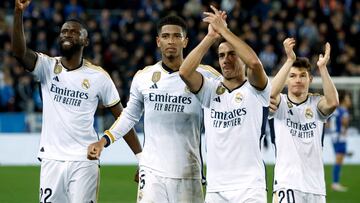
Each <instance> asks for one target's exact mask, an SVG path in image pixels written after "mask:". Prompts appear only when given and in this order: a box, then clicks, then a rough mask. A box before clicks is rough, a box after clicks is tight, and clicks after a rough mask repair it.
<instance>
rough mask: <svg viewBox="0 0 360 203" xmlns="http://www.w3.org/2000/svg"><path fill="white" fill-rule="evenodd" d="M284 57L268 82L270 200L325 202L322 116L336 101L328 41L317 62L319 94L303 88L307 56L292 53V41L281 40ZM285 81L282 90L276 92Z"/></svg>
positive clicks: (308, 76) (308, 73)
mask: <svg viewBox="0 0 360 203" xmlns="http://www.w3.org/2000/svg"><path fill="white" fill-rule="evenodd" d="M283 45H284V48H285V52H286V55H287V60H286V62H285V63H284V65H283V66H282V67H281V69H280V71H279V72H278V73H277V74H276V76H275V77H274V78H273V80H272V81H271V83H272V90H271V98H272V99H271V105H270V108H271V112H273V111H275V112H274V113H273V114H271V116H270V117H273V122H271V124H270V127H271V129H272V130H271V132H273V134H272V140H275V142H274V146H275V150H276V162H275V175H274V192H273V202H274V203H278V202H288V203H290V202H297V203H307V202H316V203H318V202H325V201H326V200H325V199H326V198H325V195H326V192H325V179H324V166H323V161H322V147H323V135H324V134H323V130H324V124H325V122H326V119H327V118H328V117H329V116H330V115H331V113H332V112H333V111H334V110H335V108H336V106H337V105H338V103H339V100H338V94H337V90H336V88H335V85H334V83H333V82H332V80H331V78H330V76H329V73H328V71H327V68H326V64H327V63H328V61H329V59H330V44H329V43H326V46H325V55H322V54H320V55H319V60H318V61H317V66H318V69H319V72H320V75H321V79H322V84H323V91H324V96H320V95H318V94H310V93H309V85H310V83H311V80H312V76H311V65H310V63H309V60H308V59H307V58H296V55H295V53H294V51H293V48H294V46H295V40H294V39H293V38H287V39H285V40H284V43H283ZM285 83H286V84H287V89H288V90H287V94H280V92H281V91H282V90H283V88H284V86H285Z"/></svg>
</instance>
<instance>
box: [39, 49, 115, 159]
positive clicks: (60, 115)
mask: <svg viewBox="0 0 360 203" xmlns="http://www.w3.org/2000/svg"><path fill="white" fill-rule="evenodd" d="M37 55H38V58H37V62H36V66H35V69H34V71H33V74H34V75H35V76H36V77H37V79H38V80H39V81H40V83H41V93H42V100H43V116H42V130H41V138H40V146H39V153H38V157H39V158H46V159H54V160H67V161H89V160H88V159H87V148H88V146H89V145H90V144H91V143H93V142H96V141H98V135H97V133H96V132H95V129H94V114H95V111H96V109H97V107H98V103H99V100H101V101H102V103H103V104H104V106H106V107H111V106H113V105H115V104H117V103H118V102H119V101H120V98H119V94H118V92H117V90H116V87H115V85H114V83H113V82H112V80H111V78H110V76H109V75H108V74H107V73H106V72H105V71H104V70H103V69H102V68H101V67H99V66H95V65H93V64H91V63H90V62H89V61H87V60H83V62H82V65H81V67H80V68H78V69H75V70H72V71H68V70H67V69H66V68H64V67H63V66H62V64H61V62H60V58H59V57H49V56H46V55H44V54H41V53H38V54H37Z"/></svg>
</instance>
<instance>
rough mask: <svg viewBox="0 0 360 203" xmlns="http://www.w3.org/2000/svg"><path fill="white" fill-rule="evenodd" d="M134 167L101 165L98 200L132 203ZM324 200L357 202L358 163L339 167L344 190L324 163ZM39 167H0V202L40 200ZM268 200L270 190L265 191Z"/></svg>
mask: <svg viewBox="0 0 360 203" xmlns="http://www.w3.org/2000/svg"><path fill="white" fill-rule="evenodd" d="M135 170H136V167H135V166H102V167H101V180H100V193H99V203H134V202H135V201H136V191H137V184H136V183H135V182H134V181H133V177H134V174H135ZM325 173H326V186H327V202H328V203H358V202H360V192H358V190H359V189H360V165H346V166H344V167H343V170H342V179H341V182H342V183H343V184H344V185H346V186H348V187H349V191H348V192H345V193H338V192H333V191H332V190H331V189H330V188H329V186H330V183H331V166H325ZM39 174H40V168H39V167H38V166H0V183H1V184H0V202H1V203H29V202H39V200H38V196H39V193H38V188H39ZM267 175H268V188H269V191H271V190H272V185H271V183H272V180H273V176H272V175H273V166H267ZM268 200H269V201H268V202H271V192H268Z"/></svg>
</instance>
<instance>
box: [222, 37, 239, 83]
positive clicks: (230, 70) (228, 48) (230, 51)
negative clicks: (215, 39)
mask: <svg viewBox="0 0 360 203" xmlns="http://www.w3.org/2000/svg"><path fill="white" fill-rule="evenodd" d="M218 56H219V64H220V67H221V71H222V74H223V76H224V78H225V79H227V80H229V79H233V78H236V77H238V76H239V75H240V74H241V71H242V67H244V66H245V65H244V62H243V61H242V60H241V59H240V57H239V56H238V55H237V54H236V52H235V49H234V47H233V46H232V45H231V44H230V43H228V42H223V43H221V44H220V45H219V49H218Z"/></svg>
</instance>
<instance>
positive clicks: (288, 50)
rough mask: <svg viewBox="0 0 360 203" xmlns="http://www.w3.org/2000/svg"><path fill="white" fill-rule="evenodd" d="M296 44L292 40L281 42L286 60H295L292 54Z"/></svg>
mask: <svg viewBox="0 0 360 203" xmlns="http://www.w3.org/2000/svg"><path fill="white" fill-rule="evenodd" d="M295 44H296V42H295V39H294V38H286V39H285V40H284V42H283V45H284V48H285V53H286V56H287V59H288V60H291V61H295V60H296V55H295V52H294V46H295Z"/></svg>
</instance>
